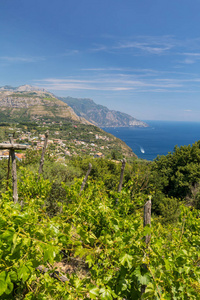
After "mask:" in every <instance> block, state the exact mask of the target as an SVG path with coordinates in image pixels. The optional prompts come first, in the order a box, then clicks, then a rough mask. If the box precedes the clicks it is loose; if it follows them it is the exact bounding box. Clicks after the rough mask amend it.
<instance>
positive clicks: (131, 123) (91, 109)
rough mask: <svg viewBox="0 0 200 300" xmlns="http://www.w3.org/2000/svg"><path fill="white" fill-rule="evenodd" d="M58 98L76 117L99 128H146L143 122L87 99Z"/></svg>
mask: <svg viewBox="0 0 200 300" xmlns="http://www.w3.org/2000/svg"><path fill="white" fill-rule="evenodd" d="M58 98H59V99H60V100H62V101H63V102H65V103H67V104H68V105H69V106H71V107H72V108H73V110H74V111H75V113H76V114H77V115H78V116H81V117H84V118H85V119H86V120H88V121H89V122H91V123H93V124H94V125H96V126H99V127H148V124H146V123H145V122H143V121H140V120H138V119H136V118H134V117H132V116H130V115H128V114H126V113H123V112H120V111H116V110H110V109H108V108H107V107H106V106H103V105H100V104H96V103H95V102H94V101H93V100H92V99H89V98H73V97H58Z"/></svg>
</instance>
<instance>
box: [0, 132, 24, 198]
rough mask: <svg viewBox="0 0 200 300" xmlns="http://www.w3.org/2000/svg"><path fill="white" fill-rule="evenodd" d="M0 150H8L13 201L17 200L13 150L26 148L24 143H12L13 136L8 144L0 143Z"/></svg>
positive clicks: (15, 167)
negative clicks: (10, 160)
mask: <svg viewBox="0 0 200 300" xmlns="http://www.w3.org/2000/svg"><path fill="white" fill-rule="evenodd" d="M0 149H1V150H9V157H11V159H12V183H13V201H14V203H17V202H18V193H17V166H16V156H15V150H26V149H27V146H26V145H20V144H14V142H13V138H11V139H10V144H0Z"/></svg>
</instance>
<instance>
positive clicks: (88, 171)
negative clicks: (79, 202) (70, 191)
mask: <svg viewBox="0 0 200 300" xmlns="http://www.w3.org/2000/svg"><path fill="white" fill-rule="evenodd" d="M91 170H92V164H91V163H89V168H88V170H87V173H86V175H85V178H84V179H83V182H82V184H81V189H80V193H79V195H80V194H81V192H82V191H83V189H84V187H85V184H86V182H87V179H88V176H89V175H90V172H91Z"/></svg>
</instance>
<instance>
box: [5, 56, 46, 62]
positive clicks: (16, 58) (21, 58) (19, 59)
mask: <svg viewBox="0 0 200 300" xmlns="http://www.w3.org/2000/svg"><path fill="white" fill-rule="evenodd" d="M0 60H2V61H4V62H13V63H20V62H26V63H32V62H37V61H41V60H45V58H44V57H33V56H0Z"/></svg>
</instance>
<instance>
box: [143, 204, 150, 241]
mask: <svg viewBox="0 0 200 300" xmlns="http://www.w3.org/2000/svg"><path fill="white" fill-rule="evenodd" d="M147 225H150V226H151V198H150V199H149V200H148V201H147V202H146V204H145V206H144V227H145V226H147ZM150 240H151V235H150V234H147V235H146V236H145V243H146V245H147V246H148V244H149V242H150Z"/></svg>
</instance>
